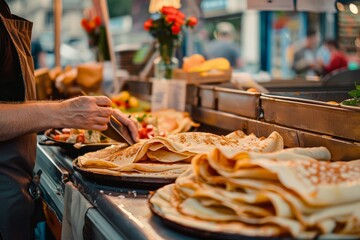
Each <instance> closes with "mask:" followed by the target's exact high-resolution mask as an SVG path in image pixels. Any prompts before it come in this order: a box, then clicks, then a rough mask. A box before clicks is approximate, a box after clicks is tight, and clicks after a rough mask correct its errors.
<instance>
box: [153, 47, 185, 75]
mask: <svg viewBox="0 0 360 240" xmlns="http://www.w3.org/2000/svg"><path fill="white" fill-rule="evenodd" d="M158 49H159V56H158V57H157V58H156V59H155V60H154V65H155V79H172V78H173V74H174V69H176V68H178V66H179V60H178V59H177V58H176V57H173V56H174V52H175V51H174V46H173V43H172V42H167V43H160V44H159V48H158Z"/></svg>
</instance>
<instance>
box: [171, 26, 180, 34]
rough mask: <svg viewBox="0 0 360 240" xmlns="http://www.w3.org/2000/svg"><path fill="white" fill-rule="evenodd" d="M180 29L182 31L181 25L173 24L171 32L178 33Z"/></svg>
mask: <svg viewBox="0 0 360 240" xmlns="http://www.w3.org/2000/svg"><path fill="white" fill-rule="evenodd" d="M180 31H181V28H180V26H178V25H172V26H171V32H172V34H174V35H177V34H179V33H180Z"/></svg>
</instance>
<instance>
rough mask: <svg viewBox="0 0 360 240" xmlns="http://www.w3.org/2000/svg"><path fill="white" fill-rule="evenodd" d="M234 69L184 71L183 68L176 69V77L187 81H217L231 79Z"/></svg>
mask: <svg viewBox="0 0 360 240" xmlns="http://www.w3.org/2000/svg"><path fill="white" fill-rule="evenodd" d="M231 73H232V70H231V69H229V70H224V71H208V72H184V71H183V70H181V69H175V70H174V79H181V80H186V81H187V83H192V84H197V83H216V82H228V81H230V80H231Z"/></svg>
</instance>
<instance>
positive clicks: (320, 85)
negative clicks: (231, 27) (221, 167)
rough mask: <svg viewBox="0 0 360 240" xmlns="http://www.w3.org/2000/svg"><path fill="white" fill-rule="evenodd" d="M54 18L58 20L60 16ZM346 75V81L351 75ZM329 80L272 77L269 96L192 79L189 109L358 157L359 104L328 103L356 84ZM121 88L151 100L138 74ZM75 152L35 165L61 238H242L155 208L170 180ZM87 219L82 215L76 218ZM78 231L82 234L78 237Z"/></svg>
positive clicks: (60, 152)
mask: <svg viewBox="0 0 360 240" xmlns="http://www.w3.org/2000/svg"><path fill="white" fill-rule="evenodd" d="M60 2H61V1H55V3H56V4H55V11H56V12H57V11H60V10H59V9H61V7H60ZM56 16H57V15H56ZM56 19H57V21H56V22H57V23H56V24H58V22H59V19H58V18H56ZM57 26H58V25H57ZM55 29H58V27H56V28H55ZM56 39H58V38H56ZM57 62H58V61H57ZM339 74H340V75H341V73H339ZM347 74H349V73H346V74H345V75H344V77H343V78H344V79H346V76H349V75H347ZM353 74H354V75H356V74H358V71H356V72H355V73H353ZM340 78H341V77H340ZM331 81H332V80H329V79H328V80H324V81H305V80H298V81H297V80H296V81H295V80H294V82H291V84H289V83H288V82H284V81H271V82H269V83H264V84H262V85H263V86H264V87H266V88H267V89H269V90H270V93H266V94H265V93H259V92H258V93H252V92H247V91H243V90H238V89H235V88H234V87H232V86H230V85H229V84H224V83H220V84H215V83H213V84H188V85H187V96H186V110H187V111H188V112H189V113H190V115H191V117H192V118H193V119H194V120H195V121H196V122H199V123H200V124H201V126H200V127H199V128H198V129H197V131H204V132H212V133H216V134H227V133H229V132H231V131H234V130H242V131H244V132H245V133H246V134H250V133H254V134H255V135H256V136H268V135H269V134H270V133H271V132H273V131H277V132H278V133H280V135H281V136H282V137H283V139H284V145H285V147H288V148H291V147H317V146H325V147H327V148H328V149H329V151H330V152H331V154H332V160H337V161H348V160H353V159H359V158H360V124H359V123H360V112H359V110H356V109H349V108H344V107H342V106H340V104H333V103H329V101H339V99H344V94H346V91H348V90H349V88H350V87H351V83H350V84H343V86H342V87H343V88H342V89H341V91H334V89H337V90H339V88H338V87H334V85H332V84H331ZM123 90H127V91H129V92H130V93H131V94H132V95H134V96H136V97H138V98H140V99H143V100H149V99H151V95H152V81H143V80H140V79H132V80H129V81H126V82H125V85H124V86H123ZM345 97H346V95H345ZM44 139H45V138H44V136H43V135H38V142H39V143H43V141H44ZM77 156H78V155H77V153H76V152H72V151H66V150H64V149H62V148H58V147H49V146H46V144H45V145H44V144H38V148H37V163H36V167H35V171H37V170H38V169H42V171H43V175H42V178H41V190H42V195H43V200H44V202H45V203H46V204H45V206H46V207H45V209H46V217H47V224H48V225H49V227H50V229H51V230H52V232H53V234H54V235H55V236H56V237H59V236H60V233H61V227H62V228H63V233H62V234H63V237H64V234H69V233H68V232H69V231H70V232H71V231H75V232H76V233H75V236H80V235H83V237H84V239H204V238H209V239H219V238H223V239H236V238H237V237H238V235H232V234H227V233H221V232H220V233H218V234H214V233H210V232H206V231H203V232H201V231H200V232H199V231H194V230H192V229H189V228H187V227H185V226H181V225H176V224H174V223H173V222H171V221H166V220H164V219H161V218H159V216H156V215H154V214H153V213H152V212H151V211H150V209H149V206H148V197H149V194H150V193H151V191H154V190H155V189H157V187H158V186H159V185H162V184H165V182H161V181H160V182H157V184H149V183H144V182H143V181H142V180H141V179H130V180H129V179H123V178H113V177H109V176H103V177H99V176H97V177H96V176H92V175H91V174H86V173H85V172H81V171H79V169H76V168H74V165H73V161H74V159H75V158H76V157H77ZM82 218H84V221H80V220H78V222H76V219H82ZM82 224H83V225H82ZM64 228H66V229H65V230H64ZM79 232H80V235H76V234H79ZM73 234H74V233H73ZM65 236H66V235H65Z"/></svg>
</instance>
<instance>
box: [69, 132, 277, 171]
mask: <svg viewBox="0 0 360 240" xmlns="http://www.w3.org/2000/svg"><path fill="white" fill-rule="evenodd" d="M216 147H222V148H223V149H227V151H228V152H229V153H234V152H238V151H240V150H242V151H254V152H273V151H277V150H280V149H283V147H284V143H283V139H282V137H281V136H280V135H279V134H278V133H277V132H273V133H271V134H270V135H269V136H268V137H267V138H263V137H262V138H257V137H256V136H255V135H254V134H250V135H246V134H244V133H243V132H242V131H235V132H233V133H230V134H229V135H227V136H219V135H215V134H211V133H204V132H187V133H178V134H174V135H170V136H168V137H160V136H157V137H154V138H151V139H149V140H144V141H141V142H139V143H137V144H135V145H133V146H130V147H128V148H121V147H119V146H116V145H114V146H111V147H109V148H105V149H102V150H99V151H97V152H91V153H87V154H85V155H83V156H80V157H78V159H77V161H76V164H77V166H78V167H80V168H81V169H82V170H84V171H88V172H93V173H98V174H107V175H114V176H122V175H129V174H130V175H131V176H147V177H152V176H154V177H164V178H166V177H168V178H175V177H177V176H179V174H181V173H183V172H184V171H185V170H186V169H187V168H188V167H189V166H190V162H191V159H192V158H193V157H194V156H195V155H196V154H200V153H207V152H209V151H210V150H211V149H214V148H216Z"/></svg>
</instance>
